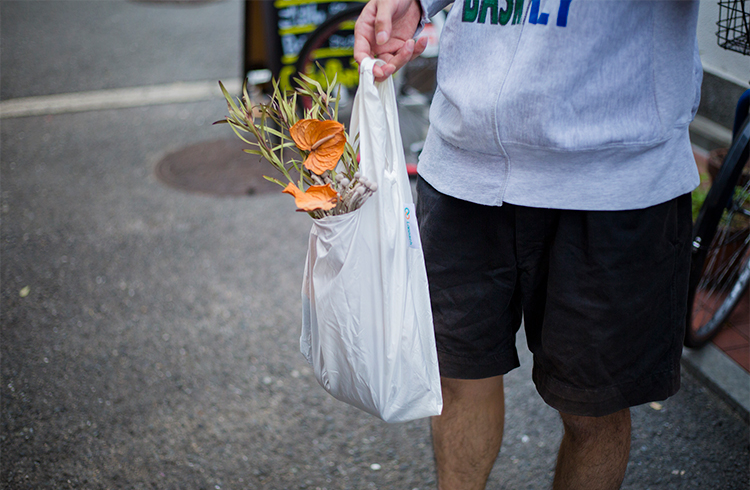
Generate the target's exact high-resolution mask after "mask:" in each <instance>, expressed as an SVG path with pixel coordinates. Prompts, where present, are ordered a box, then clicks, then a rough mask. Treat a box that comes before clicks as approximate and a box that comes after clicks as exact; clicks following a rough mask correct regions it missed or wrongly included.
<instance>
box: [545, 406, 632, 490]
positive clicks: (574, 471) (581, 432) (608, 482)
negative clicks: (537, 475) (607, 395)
mask: <svg viewBox="0 0 750 490" xmlns="http://www.w3.org/2000/svg"><path fill="white" fill-rule="evenodd" d="M560 415H561V416H562V420H563V425H564V426H565V435H563V439H562V443H561V444H560V452H559V453H558V455H557V467H556V468H555V482H554V485H553V487H552V488H553V489H554V490H573V489H575V490H594V489H596V490H616V489H618V488H620V485H622V480H623V478H625V469H626V467H627V465H628V457H629V456H630V409H627V408H626V409H625V410H621V411H619V412H616V413H613V414H611V415H605V416H604V417H580V416H576V415H568V414H563V413H561V414H560Z"/></svg>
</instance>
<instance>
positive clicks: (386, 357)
mask: <svg viewBox="0 0 750 490" xmlns="http://www.w3.org/2000/svg"><path fill="white" fill-rule="evenodd" d="M374 64H375V61H374V60H372V59H367V60H364V61H363V62H362V64H361V66H360V82H359V90H358V91H357V94H356V97H355V100H354V108H353V111H352V121H351V125H350V135H351V136H352V138H353V137H354V135H355V134H357V132H359V151H360V172H362V174H363V175H364V176H366V177H367V178H368V179H370V180H372V181H374V182H377V184H378V189H377V191H376V192H375V193H374V194H373V195H372V196H371V197H370V198H369V199H368V200H367V202H365V204H364V205H363V206H362V207H361V208H359V209H358V210H356V211H353V212H350V213H347V214H344V215H339V216H329V217H325V218H322V219H317V220H314V221H313V227H312V230H310V243H309V248H308V252H307V262H306V264H305V274H304V280H303V284H302V304H303V315H302V336H301V338H300V349H301V351H302V354H303V355H304V356H305V357H306V358H307V360H308V362H309V363H310V364H311V365H312V367H313V370H314V372H315V377H316V378H317V380H318V382H319V383H320V384H321V385H322V386H323V387H324V388H325V389H326V391H328V392H329V393H330V394H331V395H333V396H334V397H336V398H337V399H339V400H341V401H343V402H346V403H349V404H351V405H354V406H355V407H358V408H360V409H362V410H364V411H366V412H368V413H371V414H373V415H375V416H377V417H380V418H381V419H383V420H385V421H386V422H403V421H406V420H413V419H418V418H423V417H429V416H432V415H438V414H440V411H441V409H442V406H443V401H442V395H441V391H440V374H439V372H438V364H437V352H436V348H435V334H434V331H433V326H432V311H431V309H430V299H429V291H428V286H427V273H426V271H425V265H424V256H423V254H422V248H421V244H420V242H419V232H418V230H417V223H416V219H415V215H414V205H413V204H412V195H411V187H410V185H409V177H408V175H407V173H406V165H405V159H404V151H403V146H402V143H401V136H400V132H399V127H398V114H397V111H396V99H395V93H394V87H393V81H392V80H391V79H388V80H387V81H385V82H382V83H376V82H375V81H374V78H373V74H372V67H373V66H374Z"/></svg>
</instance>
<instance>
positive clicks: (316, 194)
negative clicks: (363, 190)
mask: <svg viewBox="0 0 750 490" xmlns="http://www.w3.org/2000/svg"><path fill="white" fill-rule="evenodd" d="M281 192H284V193H286V194H291V195H292V196H294V202H295V204H297V209H298V211H316V210H318V209H322V210H323V211H328V210H329V209H333V208H334V207H335V206H336V203H337V202H338V200H339V195H338V193H337V192H336V191H335V190H333V187H331V184H326V185H311V186H310V187H308V188H307V191H303V190H300V188H299V187H297V186H296V185H294V184H292V183H291V182H290V183H289V185H287V186H286V187H285V188H284V190H283V191H281Z"/></svg>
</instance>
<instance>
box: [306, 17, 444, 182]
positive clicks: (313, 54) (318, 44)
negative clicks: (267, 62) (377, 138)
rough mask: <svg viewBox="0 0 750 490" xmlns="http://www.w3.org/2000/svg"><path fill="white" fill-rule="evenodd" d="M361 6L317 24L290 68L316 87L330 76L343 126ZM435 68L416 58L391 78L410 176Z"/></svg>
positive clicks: (352, 87)
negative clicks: (334, 87)
mask: <svg viewBox="0 0 750 490" xmlns="http://www.w3.org/2000/svg"><path fill="white" fill-rule="evenodd" d="M363 8H364V4H362V5H353V6H351V7H348V8H347V9H345V10H342V11H341V12H339V13H337V14H335V15H332V16H331V17H329V18H328V19H327V20H326V21H324V22H323V23H321V24H320V25H319V26H318V27H317V28H316V29H315V31H313V32H312V33H311V34H310V36H309V37H308V38H307V41H306V42H305V44H304V45H303V47H302V49H300V52H299V55H298V59H297V64H296V66H295V69H296V70H297V72H298V73H304V74H306V75H308V76H310V77H312V78H314V79H315V80H317V81H318V82H320V83H321V84H323V83H324V82H325V80H326V78H327V79H328V80H329V81H332V80H333V77H334V75H336V78H337V84H338V87H336V89H335V91H334V93H336V92H338V93H340V94H341V101H340V103H339V120H340V121H341V122H343V123H345V124H346V123H348V121H349V118H350V116H351V107H352V103H353V101H354V94H355V92H356V89H357V85H358V83H359V76H358V75H359V73H358V70H357V68H356V66H357V65H356V63H355V62H354V59H353V58H352V54H353V48H354V23H355V22H356V20H357V18H358V17H359V14H360V13H361V12H362V9H363ZM352 67H354V68H353V69H352ZM321 69H322V72H324V73H325V76H324V74H323V73H322V72H321ZM436 69H437V60H436V58H422V57H418V58H417V59H415V60H413V61H411V62H410V63H408V64H407V65H406V66H405V67H404V68H403V69H401V70H399V71H398V72H397V73H396V75H395V80H394V81H395V85H396V104H397V106H398V114H399V125H400V127H401V139H402V141H403V144H404V150H405V151H404V152H405V155H406V162H407V170H409V173H410V174H411V175H414V174H416V161H417V157H418V155H419V152H420V151H421V149H422V143H423V142H424V139H425V137H426V136H427V128H428V126H429V106H430V103H431V102H432V95H433V93H434V90H435V72H436ZM300 102H301V106H302V107H301V108H302V109H303V110H304V109H306V108H309V104H310V101H309V100H301V101H300Z"/></svg>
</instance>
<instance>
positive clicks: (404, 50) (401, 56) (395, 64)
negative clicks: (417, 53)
mask: <svg viewBox="0 0 750 490" xmlns="http://www.w3.org/2000/svg"><path fill="white" fill-rule="evenodd" d="M414 46H415V43H414V39H409V40H408V41H406V42H405V43H404V45H403V46H402V47H401V49H399V50H398V51H396V54H395V55H393V57H391V58H390V59H389V60H388V61H387V65H386V70H391V72H390V75H392V74H393V73H395V72H396V71H397V70H400V69H401V67H403V66H404V65H405V64H406V63H408V62H409V60H411V59H412V54H413V53H414Z"/></svg>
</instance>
